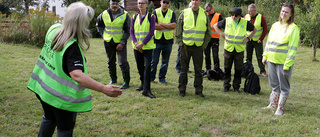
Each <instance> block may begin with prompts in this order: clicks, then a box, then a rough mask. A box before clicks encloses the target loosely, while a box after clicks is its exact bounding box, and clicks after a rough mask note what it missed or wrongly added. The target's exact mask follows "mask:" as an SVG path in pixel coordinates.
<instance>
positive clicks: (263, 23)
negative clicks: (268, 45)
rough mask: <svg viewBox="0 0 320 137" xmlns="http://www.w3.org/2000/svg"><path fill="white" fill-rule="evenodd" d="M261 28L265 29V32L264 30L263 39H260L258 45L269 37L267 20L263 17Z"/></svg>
mask: <svg viewBox="0 0 320 137" xmlns="http://www.w3.org/2000/svg"><path fill="white" fill-rule="evenodd" d="M261 26H262V27H263V30H262V34H261V37H260V39H259V40H258V43H261V42H263V39H264V38H265V36H266V35H267V32H268V25H267V21H266V19H265V18H264V17H263V16H262V15H261Z"/></svg>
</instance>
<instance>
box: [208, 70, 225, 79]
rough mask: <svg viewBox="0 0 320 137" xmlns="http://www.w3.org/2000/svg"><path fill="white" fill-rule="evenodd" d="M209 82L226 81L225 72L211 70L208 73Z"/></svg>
mask: <svg viewBox="0 0 320 137" xmlns="http://www.w3.org/2000/svg"><path fill="white" fill-rule="evenodd" d="M207 77H208V79H209V80H214V81H219V80H223V79H224V72H223V71H222V70H221V69H210V70H208V71H207Z"/></svg>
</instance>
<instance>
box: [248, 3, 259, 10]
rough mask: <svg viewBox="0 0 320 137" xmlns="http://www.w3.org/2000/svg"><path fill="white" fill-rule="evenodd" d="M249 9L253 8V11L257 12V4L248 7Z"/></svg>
mask: <svg viewBox="0 0 320 137" xmlns="http://www.w3.org/2000/svg"><path fill="white" fill-rule="evenodd" d="M248 8H251V9H253V10H256V9H257V6H256V4H250V5H249V6H248Z"/></svg>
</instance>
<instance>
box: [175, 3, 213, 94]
mask: <svg viewBox="0 0 320 137" xmlns="http://www.w3.org/2000/svg"><path fill="white" fill-rule="evenodd" d="M201 2H202V0H191V3H192V7H191V8H187V9H185V10H183V11H182V12H181V13H180V16H179V18H178V21H177V26H176V27H177V28H176V38H177V42H178V44H179V45H180V48H181V52H180V61H181V67H182V68H181V72H180V77H179V86H178V89H179V95H180V96H181V97H184V96H185V94H186V88H187V87H186V86H187V83H188V74H187V71H188V68H189V63H190V59H191V57H192V59H193V65H194V71H195V78H194V87H195V94H196V95H198V96H200V97H204V95H203V93H202V90H203V85H202V82H203V78H202V74H201V70H202V64H203V51H204V49H205V48H206V47H207V45H208V43H209V41H210V39H211V27H210V21H209V18H208V17H207V15H206V12H205V10H204V9H202V8H201V7H200V4H201Z"/></svg>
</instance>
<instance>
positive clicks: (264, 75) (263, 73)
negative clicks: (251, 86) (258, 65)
mask: <svg viewBox="0 0 320 137" xmlns="http://www.w3.org/2000/svg"><path fill="white" fill-rule="evenodd" d="M260 74H261V76H263V77H268V75H267V73H266V72H261V73H260Z"/></svg>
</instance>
